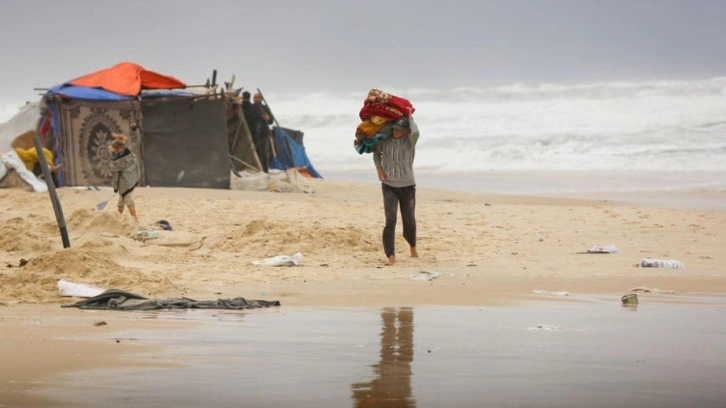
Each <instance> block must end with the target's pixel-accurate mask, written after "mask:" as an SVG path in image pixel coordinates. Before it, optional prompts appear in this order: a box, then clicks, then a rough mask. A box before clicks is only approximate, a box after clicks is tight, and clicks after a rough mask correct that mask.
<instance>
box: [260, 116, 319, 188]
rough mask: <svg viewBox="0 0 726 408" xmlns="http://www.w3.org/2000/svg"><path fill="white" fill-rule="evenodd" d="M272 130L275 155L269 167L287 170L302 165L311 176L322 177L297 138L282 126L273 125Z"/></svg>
mask: <svg viewBox="0 0 726 408" xmlns="http://www.w3.org/2000/svg"><path fill="white" fill-rule="evenodd" d="M272 131H273V133H274V134H275V143H276V144H277V157H275V158H274V159H273V160H272V163H270V168H273V169H278V170H287V169H291V168H298V167H303V168H305V169H306V170H307V171H308V172H309V173H310V175H312V176H313V177H316V178H323V176H321V175H320V173H318V172H317V171H316V170H315V169H314V168H313V165H312V164H311V163H310V159H308V155H307V154H306V153H305V146H303V145H302V144H301V143H298V141H297V140H295V139H294V138H293V137H292V136H290V134H288V133H287V132H286V131H285V130H284V129H282V128H279V127H275V128H273V129H272Z"/></svg>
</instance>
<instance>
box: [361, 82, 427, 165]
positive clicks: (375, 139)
mask: <svg viewBox="0 0 726 408" xmlns="http://www.w3.org/2000/svg"><path fill="white" fill-rule="evenodd" d="M414 111H415V109H414V107H413V105H411V102H409V101H408V100H407V99H404V98H401V97H399V96H395V95H391V94H389V93H387V92H384V91H382V90H380V89H375V88H373V89H371V90H370V91H368V96H367V97H366V99H365V101H363V108H361V110H360V113H359V115H358V116H359V117H360V120H361V123H360V124H359V125H358V127H357V128H356V130H355V141H354V143H353V144H354V146H355V150H356V151H357V152H358V154H363V153H371V152H373V149H374V148H375V146H376V144H378V143H379V142H380V141H382V140H385V139H387V138H389V137H392V135H393V127H394V126H396V127H401V128H408V117H409V116H411V115H412V114H413V112H414Z"/></svg>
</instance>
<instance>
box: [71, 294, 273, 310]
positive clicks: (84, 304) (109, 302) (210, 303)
mask: <svg viewBox="0 0 726 408" xmlns="http://www.w3.org/2000/svg"><path fill="white" fill-rule="evenodd" d="M271 306H280V301H278V300H247V299H245V298H242V297H236V298H233V299H217V300H205V301H197V300H194V299H189V298H171V299H148V298H146V297H144V296H141V295H139V294H136V293H133V292H127V291H125V290H121V289H109V290H107V291H105V292H103V293H101V294H100V295H98V296H94V297H92V298H88V299H85V300H81V301H80V302H76V303H73V304H69V305H61V307H77V308H79V309H106V310H158V309H258V308H263V307H271Z"/></svg>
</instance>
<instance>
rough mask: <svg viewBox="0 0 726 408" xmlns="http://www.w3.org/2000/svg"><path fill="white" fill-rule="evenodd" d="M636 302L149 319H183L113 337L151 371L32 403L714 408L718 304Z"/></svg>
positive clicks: (722, 369) (62, 386) (78, 375)
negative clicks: (131, 345)
mask: <svg viewBox="0 0 726 408" xmlns="http://www.w3.org/2000/svg"><path fill="white" fill-rule="evenodd" d="M643 303H644V302H643V301H642V300H641V304H640V305H639V306H638V307H637V308H632V307H631V308H626V307H622V306H621V305H620V304H619V301H617V302H613V301H611V300H608V301H597V300H596V301H589V302H575V301H557V302H541V303H531V304H526V305H523V306H521V307H490V306H487V307H440V306H437V307H434V306H430V307H429V306H427V307H415V308H406V307H401V308H383V309H368V308H335V309H331V308H289V307H284V306H283V307H281V308H278V309H266V310H254V311H250V312H244V313H242V312H230V311H202V310H196V311H192V310H186V311H179V312H173V311H172V312H169V311H167V312H159V313H148V312H146V313H144V314H143V317H144V318H145V319H175V320H178V321H180V322H186V321H188V322H189V327H185V328H184V329H180V330H177V329H174V330H169V329H166V330H134V331H126V332H124V333H117V334H115V335H114V336H119V337H122V338H125V339H134V340H135V341H138V342H139V343H141V344H152V345H159V346H162V347H161V348H160V350H157V351H154V352H153V353H150V354H145V355H144V354H142V355H141V356H139V355H135V356H132V357H131V358H133V359H134V360H135V361H138V360H139V359H141V360H142V361H143V360H146V361H153V362H154V363H157V365H158V366H157V367H143V366H132V368H128V367H123V368H117V369H103V370H89V371H82V372H74V373H68V374H65V375H63V376H62V378H60V379H59V381H57V382H54V384H55V385H54V386H52V387H50V388H46V389H45V390H44V392H43V394H44V396H47V397H50V398H52V399H54V400H55V401H58V404H59V405H67V406H77V407H80V406H100V405H103V406H107V407H109V406H110V407H116V406H143V407H169V406H175V407H201V406H217V407H231V406H242V407H449V406H452V407H482V406H497V407H525V406H532V407H542V406H557V407H599V406H607V407H651V406H658V407H696V406H697V407H723V406H724V401H726V387H725V385H726V323H724V319H723V315H724V311H725V310H726V308H725V306H726V299H723V298H700V299H698V303H677V304H676V303H655V302H648V303H647V304H643ZM122 313H126V312H122ZM130 313H131V315H133V318H138V317H139V314H137V313H133V312H130ZM185 325H186V324H185ZM110 340H113V339H110Z"/></svg>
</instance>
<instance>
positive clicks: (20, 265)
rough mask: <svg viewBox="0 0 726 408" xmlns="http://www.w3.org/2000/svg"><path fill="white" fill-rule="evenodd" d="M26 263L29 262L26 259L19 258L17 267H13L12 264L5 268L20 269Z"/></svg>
mask: <svg viewBox="0 0 726 408" xmlns="http://www.w3.org/2000/svg"><path fill="white" fill-rule="evenodd" d="M28 262H29V260H28V259H25V258H20V260H19V261H18V265H17V266H16V265H13V264H7V265H5V266H7V267H8V268H22V267H23V266H25V265H27V264H28Z"/></svg>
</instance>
